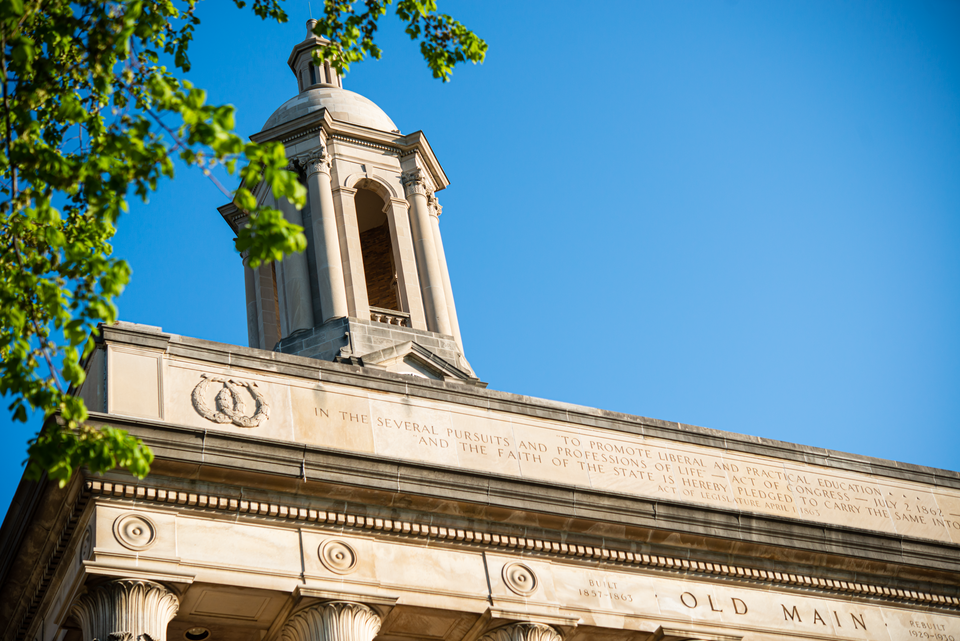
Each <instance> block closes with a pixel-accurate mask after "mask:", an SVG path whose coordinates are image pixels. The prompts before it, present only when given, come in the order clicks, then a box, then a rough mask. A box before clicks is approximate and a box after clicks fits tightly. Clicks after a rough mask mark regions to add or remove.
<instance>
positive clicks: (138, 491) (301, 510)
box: [84, 480, 960, 610]
mask: <svg viewBox="0 0 960 641" xmlns="http://www.w3.org/2000/svg"><path fill="white" fill-rule="evenodd" d="M84 489H85V491H86V492H89V493H90V494H91V495H93V496H102V497H105V498H108V499H109V498H117V499H120V500H135V501H137V502H138V503H143V502H152V503H156V504H158V505H163V504H166V505H171V506H176V507H177V508H178V509H181V510H182V509H196V510H212V511H217V512H225V513H229V514H232V515H237V516H241V517H246V518H258V519H269V520H273V521H287V522H291V523H308V524H313V525H315V526H316V527H318V528H321V529H324V528H331V529H334V530H335V531H337V532H344V531H354V532H356V533H362V532H364V531H373V532H377V534H378V535H388V536H396V537H407V538H411V537H412V538H418V539H423V540H430V541H437V542H445V543H448V544H451V545H455V546H456V545H467V546H471V547H481V548H487V549H491V550H507V551H511V552H516V553H519V554H522V555H525V556H542V557H554V558H575V559H585V560H590V561H591V562H594V563H601V564H609V565H613V566H627V567H631V566H632V567H642V568H647V569H651V570H657V571H663V572H666V573H670V574H682V575H686V576H691V577H724V578H727V579H730V580H736V581H744V582H749V583H752V584H769V585H771V586H774V585H776V586H780V587H789V588H791V589H799V590H801V591H812V592H824V593H834V594H837V593H839V594H848V595H852V596H856V597H861V598H865V599H870V600H881V601H892V602H903V603H910V604H915V605H923V606H928V607H934V608H945V609H949V610H960V598H958V597H956V596H951V595H942V594H934V593H931V592H924V591H914V590H903V589H898V588H889V587H886V586H879V585H872V584H869V583H863V582H853V581H840V580H833V579H824V578H820V577H815V576H808V575H804V574H792V573H781V572H774V571H768V570H762V569H756V568H750V567H745V566H739V565H727V564H719V563H709V562H701V561H695V560H690V559H684V558H679V557H672V556H659V555H648V554H637V553H633V552H628V551H623V550H617V549H612V548H611V547H607V546H604V545H599V546H589V545H570V544H567V543H563V542H559V541H552V540H545V539H541V538H531V537H518V536H507V535H501V534H497V533H491V532H481V531H477V530H471V529H460V528H447V527H441V526H437V525H432V524H430V523H418V522H415V521H404V520H394V519H381V518H373V517H369V516H364V515H360V514H351V513H349V512H346V511H326V510H316V509H310V508H308V507H300V506H297V505H294V504H292V503H286V504H282V503H273V502H258V501H251V500H244V499H240V498H236V497H229V496H219V495H213V494H202V493H193V492H184V491H179V490H175V489H164V488H162V487H157V486H144V485H140V484H127V483H111V482H109V481H99V480H87V481H86V482H85V484H84Z"/></svg>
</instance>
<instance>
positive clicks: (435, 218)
mask: <svg viewBox="0 0 960 641" xmlns="http://www.w3.org/2000/svg"><path fill="white" fill-rule="evenodd" d="M427 204H429V205H430V223H431V227H432V229H433V244H434V245H435V246H436V248H437V262H438V263H439V264H440V274H441V276H442V277H443V293H444V296H445V297H446V300H447V314H449V315H450V327H451V329H453V337H454V338H456V339H457V345H458V346H459V347H460V353H461V354H462V353H463V339H462V338H460V321H459V320H457V308H456V306H455V305H454V304H453V288H452V287H451V286H450V271H449V270H448V269H447V255H446V253H445V252H444V251H443V239H442V238H440V213H441V212H442V211H443V207H441V206H440V201H438V200H437V197H436V195H434V194H429V196H428V198H427Z"/></svg>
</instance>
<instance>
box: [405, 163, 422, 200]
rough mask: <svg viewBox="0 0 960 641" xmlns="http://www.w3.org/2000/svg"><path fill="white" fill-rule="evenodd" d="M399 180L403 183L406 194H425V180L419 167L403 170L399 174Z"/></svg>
mask: <svg viewBox="0 0 960 641" xmlns="http://www.w3.org/2000/svg"><path fill="white" fill-rule="evenodd" d="M400 182H402V183H403V191H404V193H405V194H406V195H407V196H412V195H413V194H422V195H424V196H425V195H426V194H427V181H426V179H425V178H424V175H423V170H422V169H420V168H419V167H417V168H415V169H411V170H410V171H405V172H403V173H402V174H400Z"/></svg>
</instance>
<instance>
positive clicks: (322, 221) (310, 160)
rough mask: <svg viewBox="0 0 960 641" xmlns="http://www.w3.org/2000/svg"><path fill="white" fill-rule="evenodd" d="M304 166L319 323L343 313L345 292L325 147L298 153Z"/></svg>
mask: <svg viewBox="0 0 960 641" xmlns="http://www.w3.org/2000/svg"><path fill="white" fill-rule="evenodd" d="M298 160H299V161H300V162H301V163H303V164H304V165H305V166H306V168H307V194H308V196H309V198H310V212H311V214H312V218H313V240H314V243H313V245H314V248H315V251H316V257H317V283H318V284H319V286H320V287H319V289H320V309H321V310H322V313H323V322H324V323H325V322H327V321H328V320H330V319H331V318H341V317H343V316H346V315H347V313H348V312H347V292H346V284H345V283H344V279H343V260H342V259H341V256H340V237H339V234H338V232H337V213H336V211H335V210H334V206H333V191H332V190H331V188H330V154H328V153H327V148H326V147H325V146H323V144H321V145H320V148H319V149H318V150H316V151H314V152H312V153H309V154H304V155H303V156H299V157H298Z"/></svg>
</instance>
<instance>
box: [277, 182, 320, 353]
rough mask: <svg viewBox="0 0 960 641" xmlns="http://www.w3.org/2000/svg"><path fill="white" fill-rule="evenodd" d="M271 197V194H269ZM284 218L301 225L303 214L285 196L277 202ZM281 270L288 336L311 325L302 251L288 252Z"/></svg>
mask: <svg viewBox="0 0 960 641" xmlns="http://www.w3.org/2000/svg"><path fill="white" fill-rule="evenodd" d="M270 197H271V198H273V197H272V196H270ZM277 205H278V209H279V210H280V211H282V212H283V216H284V218H286V219H287V220H288V221H289V222H291V223H293V224H294V225H299V226H301V227H303V215H302V214H301V213H300V210H299V209H297V208H296V207H294V206H293V204H292V203H291V202H290V201H288V200H287V199H286V198H281V199H280V200H279V202H278V203H277ZM281 266H282V270H283V299H284V305H285V307H286V309H285V311H286V325H287V326H286V328H285V329H286V331H285V333H284V336H289V335H290V334H292V333H293V332H295V331H297V330H299V329H309V328H310V327H313V303H312V301H311V300H310V270H309V268H308V267H307V255H306V254H305V253H304V252H297V253H295V254H289V255H287V256H285V257H284V258H283V261H281Z"/></svg>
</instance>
